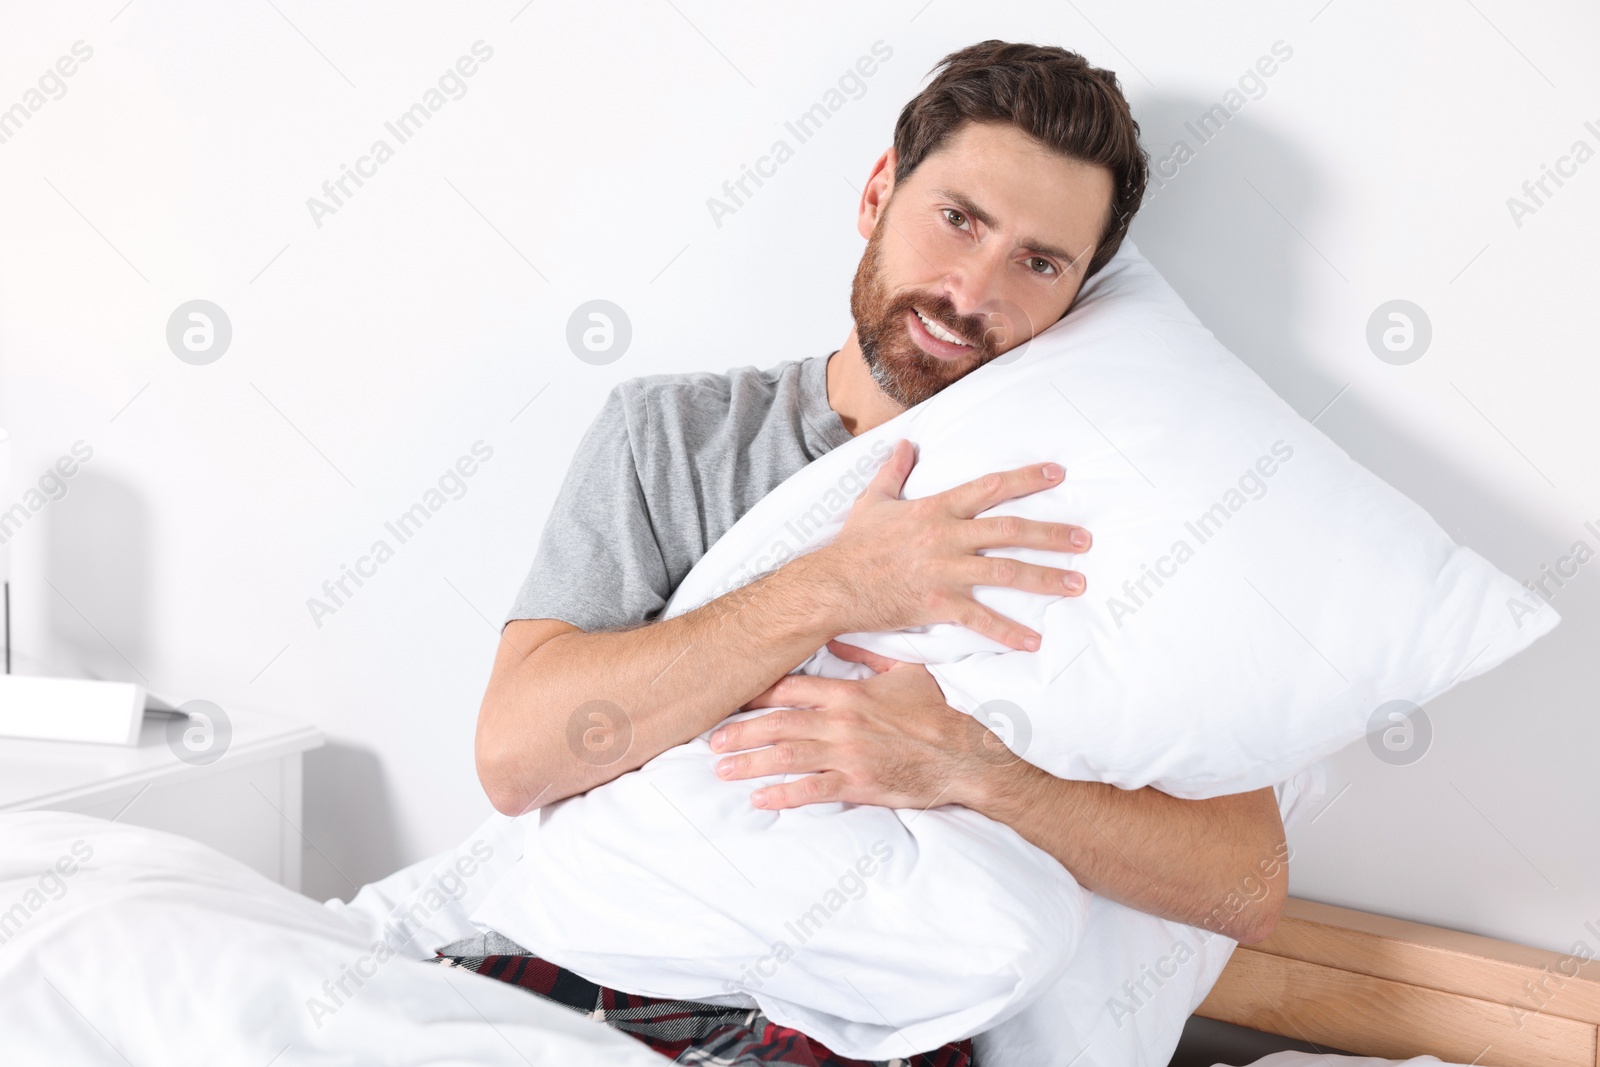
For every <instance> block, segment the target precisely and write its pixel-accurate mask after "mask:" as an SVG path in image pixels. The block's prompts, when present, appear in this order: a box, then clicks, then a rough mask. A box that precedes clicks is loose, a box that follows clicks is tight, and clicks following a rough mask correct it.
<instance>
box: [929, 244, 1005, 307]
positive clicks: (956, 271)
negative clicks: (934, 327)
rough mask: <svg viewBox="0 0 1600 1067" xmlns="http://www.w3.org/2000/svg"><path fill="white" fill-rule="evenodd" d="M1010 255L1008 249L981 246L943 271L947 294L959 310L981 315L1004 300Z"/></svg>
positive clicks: (945, 292) (945, 293)
mask: <svg viewBox="0 0 1600 1067" xmlns="http://www.w3.org/2000/svg"><path fill="white" fill-rule="evenodd" d="M1006 267H1007V256H1006V253H1005V250H1004V249H1002V248H1000V247H998V246H995V247H993V248H978V249H974V250H973V251H971V252H969V253H967V254H966V255H964V256H962V257H961V258H960V260H958V261H957V262H956V263H954V264H952V265H951V266H950V269H948V270H947V271H945V275H944V295H945V296H946V297H947V298H948V299H949V300H950V303H952V304H954V305H955V308H956V314H958V315H962V316H969V315H981V314H983V313H984V312H985V310H987V309H989V308H992V307H995V306H997V305H999V304H1002V303H1004V302H1005V281H1006Z"/></svg>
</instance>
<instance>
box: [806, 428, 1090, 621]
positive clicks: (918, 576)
mask: <svg viewBox="0 0 1600 1067" xmlns="http://www.w3.org/2000/svg"><path fill="white" fill-rule="evenodd" d="M915 463H916V456H915V453H914V451H913V449H912V446H911V442H909V441H907V440H904V439H901V440H900V441H897V442H896V443H895V446H894V451H893V452H892V453H891V454H890V456H889V458H888V459H887V460H886V461H884V464H883V466H882V467H880V468H879V469H878V473H877V474H876V475H875V476H874V477H873V479H872V481H871V483H869V484H868V485H867V487H866V489H864V490H863V491H862V493H861V495H860V496H859V497H857V498H856V501H855V504H854V505H852V507H851V509H850V514H849V516H848V517H846V519H845V522H844V526H843V528H842V529H841V530H840V531H839V534H838V536H837V537H835V538H834V540H833V542H832V543H830V544H828V545H825V546H824V547H822V548H819V549H817V550H816V551H815V552H812V553H810V554H808V555H806V556H802V557H800V559H799V560H796V561H795V562H796V563H800V562H801V561H807V563H806V564H803V565H806V566H809V565H811V564H815V565H816V566H815V570H814V571H813V572H812V575H811V576H812V577H813V578H814V580H815V581H817V582H818V583H820V585H821V586H822V587H823V588H825V589H826V590H828V594H827V595H828V597H829V602H830V604H831V605H832V606H834V607H835V608H836V611H837V617H838V620H839V625H840V626H841V627H842V629H840V631H839V632H840V633H864V632H871V631H878V630H902V629H906V628H909V627H913V626H925V625H929V624H932V623H940V622H947V623H957V624H959V625H961V626H964V627H966V628H967V629H969V630H972V631H974V632H975V633H978V634H982V635H983V636H984V637H988V638H991V639H993V640H995V641H998V642H1000V643H1001V644H1004V645H1007V646H1008V647H1010V648H1015V649H1020V650H1023V651H1030V652H1031V651H1034V650H1036V649H1038V647H1039V635H1038V634H1037V633H1035V632H1034V631H1033V630H1030V629H1029V628H1027V627H1026V626H1023V625H1021V624H1020V623H1016V622H1013V621H1012V620H1010V619H1008V618H1006V617H1005V616H1003V615H1000V614H998V613H997V612H994V611H992V610H990V609H989V608H987V607H984V606H983V605H982V604H980V603H979V602H978V601H977V600H976V599H974V597H973V595H972V591H973V587H974V586H980V585H992V586H1009V587H1011V588H1013V589H1022V590H1025V591H1027V592H1032V593H1043V594H1046V595H1048V596H1079V595H1081V594H1082V593H1083V591H1084V589H1085V587H1086V584H1087V583H1086V580H1085V579H1084V576H1083V575H1082V574H1080V573H1078V572H1077V571H1070V570H1061V569H1057V568H1055V567H1042V566H1039V565H1037V564H1032V563H1023V562H1020V561H1018V560H1014V559H1008V558H1006V557H1004V556H985V555H979V551H980V550H981V549H986V548H1037V549H1044V550H1047V551H1053V552H1061V553H1079V552H1084V551H1086V550H1087V549H1088V548H1089V546H1090V544H1091V543H1092V538H1091V537H1090V535H1089V531H1087V530H1085V529H1083V528H1082V527H1081V526H1072V525H1069V524H1067V523H1059V522H1040V521H1037V520H1033V519H1023V518H1018V517H1016V516H998V515H995V516H988V517H985V518H976V517H975V516H977V515H979V514H980V513H982V512H984V511H987V510H988V509H990V508H992V507H994V506H995V505H997V504H1000V503H1002V502H1003V501H1006V500H1011V499H1014V498H1016V497H1019V496H1027V495H1028V494H1030V493H1037V492H1039V491H1041V490H1044V489H1049V488H1052V487H1054V486H1056V485H1059V484H1061V479H1062V477H1063V475H1064V472H1063V470H1062V468H1061V467H1060V465H1058V464H1054V463H1043V464H1032V465H1030V466H1027V467H1018V468H1017V469H1016V470H1011V471H1005V472H1000V473H995V474H987V475H984V476H983V477H982V478H977V479H974V480H973V481H970V482H967V483H965V484H963V485H958V486H956V487H955V488H953V489H947V490H945V491H944V492H942V493H935V494H933V495H932V496H926V497H921V498H919V499H916V500H902V499H900V493H901V491H902V489H903V488H904V486H905V481H906V478H907V477H908V476H909V475H910V474H911V468H912V466H913V465H914V464H915Z"/></svg>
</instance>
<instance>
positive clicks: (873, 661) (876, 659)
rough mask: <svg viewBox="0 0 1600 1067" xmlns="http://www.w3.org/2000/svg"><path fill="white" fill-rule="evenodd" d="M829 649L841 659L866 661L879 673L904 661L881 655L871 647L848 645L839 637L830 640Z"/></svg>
mask: <svg viewBox="0 0 1600 1067" xmlns="http://www.w3.org/2000/svg"><path fill="white" fill-rule="evenodd" d="M828 651H829V652H832V653H833V654H834V655H835V656H838V657H839V658H840V659H847V660H849V661H850V662H851V663H865V664H866V665H867V666H869V667H871V668H872V669H873V671H875V672H876V673H878V674H882V673H883V672H884V671H887V670H892V669H893V668H895V667H898V666H900V664H901V663H903V662H904V661H903V660H898V659H890V658H889V657H888V656H882V655H879V654H878V653H876V652H873V651H871V650H870V649H865V648H862V647H861V646H860V645H847V644H845V643H844V642H843V641H840V640H839V639H837V638H835V639H834V640H832V641H829V642H828Z"/></svg>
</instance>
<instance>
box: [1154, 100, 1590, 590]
mask: <svg viewBox="0 0 1600 1067" xmlns="http://www.w3.org/2000/svg"><path fill="white" fill-rule="evenodd" d="M1210 106H1211V103H1210V102H1207V101H1202V100H1200V99H1199V98H1197V97H1172V96H1153V97H1150V98H1147V99H1145V100H1144V101H1142V103H1141V105H1140V106H1139V107H1138V108H1137V109H1136V112H1137V114H1136V117H1137V118H1138V120H1139V125H1140V129H1141V131H1142V135H1143V140H1144V143H1145V147H1146V149H1147V150H1148V151H1149V153H1150V159H1151V166H1152V172H1153V173H1152V177H1151V182H1150V191H1149V193H1148V194H1147V197H1146V201H1145V205H1144V206H1143V207H1142V208H1141V209H1140V212H1139V214H1138V215H1137V216H1135V218H1134V222H1133V225H1132V228H1131V231H1130V232H1131V235H1132V237H1133V240H1134V241H1135V242H1136V243H1137V244H1138V246H1139V250H1140V251H1141V252H1143V253H1144V254H1145V256H1146V257H1147V258H1148V259H1149V260H1150V262H1151V263H1153V264H1154V265H1155V266H1156V268H1157V269H1158V270H1160V271H1161V273H1162V275H1163V276H1164V277H1165V278H1166V279H1167V280H1168V281H1169V282H1170V283H1171V284H1172V286H1173V288H1174V289H1176V290H1177V291H1178V294H1179V295H1180V296H1182V297H1183V299H1184V301H1185V302H1186V303H1187V304H1188V305H1189V307H1190V309H1191V310H1192V311H1194V313H1195V314H1196V315H1197V316H1198V317H1199V318H1200V321H1201V322H1203V323H1205V324H1206V326H1207V327H1209V328H1210V329H1211V332H1212V333H1214V334H1215V335H1216V336H1217V339H1218V340H1220V341H1221V342H1222V343H1223V344H1224V345H1226V346H1227V347H1228V348H1229V349H1230V350H1231V351H1233V353H1234V354H1235V355H1237V356H1238V357H1239V358H1240V359H1241V360H1243V361H1244V362H1245V363H1246V364H1247V365H1248V366H1249V367H1250V368H1251V369H1252V370H1254V371H1255V372H1256V373H1257V374H1259V375H1260V376H1261V377H1262V378H1263V379H1264V380H1265V381H1266V383H1267V384H1268V385H1269V386H1271V387H1272V389H1273V391H1274V392H1276V393H1277V394H1278V395H1279V396H1281V397H1283V398H1284V400H1286V401H1288V402H1289V404H1290V405H1291V406H1292V407H1293V408H1294V409H1295V410H1296V411H1298V412H1300V413H1301V415H1303V416H1305V417H1306V418H1308V419H1309V418H1315V419H1316V426H1317V428H1318V429H1320V430H1322V431H1323V432H1324V433H1326V434H1327V435H1328V436H1329V437H1331V438H1333V440H1334V441H1335V442H1337V443H1338V444H1339V446H1340V447H1341V448H1343V449H1344V450H1345V451H1346V452H1348V453H1350V455H1351V456H1352V457H1353V458H1354V459H1355V460H1356V461H1357V462H1359V463H1361V464H1362V465H1364V466H1365V467H1367V468H1368V469H1370V470H1371V471H1373V472H1374V473H1375V474H1377V475H1378V476H1379V477H1381V478H1383V479H1384V480H1385V481H1387V482H1388V483H1389V484H1391V485H1393V486H1395V487H1396V488H1397V489H1399V490H1400V491H1401V492H1403V493H1405V494H1406V495H1407V496H1409V497H1411V499H1413V500H1415V501H1416V502H1417V503H1419V504H1421V505H1422V506H1423V507H1424V508H1425V509H1427V511H1428V513H1429V514H1430V515H1432V516H1433V517H1434V519H1435V520H1437V521H1438V523H1439V524H1440V525H1441V526H1443V527H1444V528H1445V529H1446V530H1447V531H1449V533H1450V535H1451V536H1452V537H1454V538H1455V539H1456V540H1457V541H1459V542H1461V543H1463V544H1466V545H1469V546H1470V547H1472V548H1473V549H1474V550H1476V551H1477V552H1478V553H1480V554H1481V555H1483V556H1485V557H1486V558H1488V559H1489V560H1490V561H1491V562H1493V563H1494V564H1495V565H1496V566H1498V567H1500V568H1501V569H1502V570H1504V571H1506V572H1507V573H1508V574H1511V575H1512V576H1513V577H1516V578H1517V579H1519V580H1521V579H1523V578H1527V577H1530V576H1531V574H1530V573H1526V572H1527V570H1528V565H1529V562H1530V561H1540V560H1543V559H1545V558H1546V557H1547V556H1548V555H1549V554H1550V550H1551V548H1552V547H1553V546H1555V545H1558V544H1559V545H1561V546H1563V547H1564V546H1565V545H1566V544H1567V543H1568V542H1569V541H1570V538H1569V537H1567V534H1566V532H1565V531H1550V530H1541V529H1538V528H1535V527H1533V526H1532V525H1531V524H1530V523H1529V521H1528V520H1527V519H1526V518H1525V517H1524V516H1523V515H1522V514H1521V513H1520V511H1519V510H1518V509H1516V508H1513V507H1511V506H1510V505H1509V503H1508V502H1507V501H1506V500H1505V499H1503V498H1501V497H1500V496H1498V495H1496V492H1495V490H1494V489H1492V488H1491V487H1490V486H1489V485H1487V484H1485V483H1484V482H1483V481H1482V480H1480V479H1479V478H1477V477H1474V476H1473V474H1472V473H1471V472H1469V471H1468V470H1467V469H1466V468H1463V467H1462V466H1461V465H1460V463H1459V462H1458V461H1457V460H1456V459H1455V458H1454V457H1451V456H1448V455H1445V454H1442V453H1440V452H1439V451H1438V450H1437V448H1436V446H1435V444H1434V443H1433V442H1431V441H1428V440H1425V439H1423V438H1421V437H1418V436H1415V435H1414V434H1411V433H1409V432H1407V430H1406V428H1405V427H1404V426H1402V425H1396V424H1395V423H1393V422H1392V421H1388V420H1391V419H1392V416H1388V415H1384V414H1382V413H1381V412H1380V410H1379V409H1377V408H1375V407H1373V406H1372V405H1371V404H1369V403H1367V402H1366V401H1364V400H1363V399H1362V397H1361V395H1360V393H1359V391H1358V389H1355V388H1352V389H1350V390H1348V391H1346V392H1344V393H1343V395H1340V391H1341V390H1344V389H1345V387H1346V386H1347V385H1349V384H1350V379H1348V378H1331V377H1329V376H1328V374H1327V371H1326V369H1324V368H1323V367H1319V366H1318V365H1317V363H1316V361H1315V360H1313V359H1312V358H1311V356H1310V354H1309V353H1308V351H1307V348H1306V345H1305V341H1304V339H1303V336H1302V335H1303V328H1302V326H1301V323H1303V322H1304V321H1305V295H1304V294H1305V280H1306V279H1303V278H1301V277H1299V276H1298V275H1297V274H1296V273H1295V272H1293V271H1290V270H1289V269H1287V268H1288V265H1289V264H1290V263H1291V262H1301V263H1306V264H1310V267H1309V268H1308V269H1309V270H1312V271H1321V272H1325V274H1326V277H1325V278H1322V279H1318V283H1319V284H1328V285H1331V286H1336V287H1343V286H1344V285H1346V282H1345V281H1341V278H1340V273H1339V270H1342V269H1343V268H1342V267H1338V268H1336V267H1335V266H1328V265H1326V264H1325V263H1324V261H1323V260H1322V258H1321V256H1320V254H1313V255H1311V256H1309V257H1307V256H1305V255H1304V254H1303V253H1304V252H1305V251H1307V248H1306V241H1305V239H1304V238H1303V237H1301V236H1300V234H1298V233H1296V232H1295V229H1294V227H1298V228H1299V229H1300V230H1306V229H1307V227H1308V224H1309V223H1311V222H1313V221H1314V220H1315V219H1316V217H1317V214H1318V212H1319V210H1320V208H1321V189H1320V185H1319V180H1318V175H1317V173H1316V171H1315V170H1314V169H1313V168H1312V166H1311V164H1310V162H1309V161H1308V160H1307V158H1306V157H1305V156H1304V155H1302V154H1301V153H1300V152H1299V151H1298V149H1297V147H1296V145H1295V144H1294V142H1292V141H1288V140H1285V139H1284V138H1282V137H1280V136H1279V135H1278V134H1276V133H1274V132H1272V131H1270V130H1268V129H1266V128H1264V127H1262V126H1260V125H1259V124H1257V123H1255V122H1254V121H1252V120H1251V119H1250V118H1249V116H1248V113H1244V114H1236V115H1234V116H1233V118H1231V119H1230V120H1228V121H1227V123H1225V124H1224V125H1223V127H1222V129H1221V130H1220V131H1214V132H1213V131H1212V130H1207V131H1205V132H1207V133H1208V134H1210V136H1211V139H1210V140H1208V141H1205V142H1203V143H1202V142H1200V141H1199V139H1198V138H1197V137H1196V135H1195V132H1194V128H1195V127H1197V126H1198V121H1197V120H1198V117H1199V116H1201V115H1203V114H1204V113H1205V112H1206V110H1207V108H1209V107H1210ZM1180 141H1181V142H1183V143H1184V144H1186V145H1187V146H1188V149H1189V150H1190V151H1191V152H1192V156H1191V157H1190V158H1188V160H1187V161H1186V162H1184V163H1182V164H1178V163H1176V162H1170V161H1169V162H1168V163H1167V165H1166V166H1165V167H1164V168H1163V169H1162V170H1161V172H1160V175H1159V177H1160V181H1161V182H1164V185H1158V181H1157V174H1156V173H1155V171H1156V168H1157V167H1158V166H1160V161H1161V160H1162V159H1163V158H1168V157H1171V156H1174V155H1177V154H1179V152H1178V149H1177V147H1176V146H1177V144H1178V142H1180ZM1280 212H1281V214H1280ZM1288 220H1292V221H1293V227H1291V225H1290V221H1288ZM1324 251H1326V250H1324ZM1442 280H1443V279H1441V281H1442ZM1360 281H1361V280H1360V279H1359V278H1355V277H1349V283H1350V284H1351V287H1352V292H1357V291H1359V283H1360ZM1430 287H1431V283H1422V282H1419V284H1418V285H1417V287H1416V288H1417V289H1418V290H1419V291H1418V292H1411V293H1402V292H1395V293H1384V294H1380V299H1382V300H1387V299H1390V298H1406V299H1411V300H1417V301H1419V302H1423V303H1425V302H1426V299H1427V297H1426V293H1425V290H1427V289H1428V288H1430ZM1377 302H1378V301H1374V307H1376V304H1377ZM1424 310H1426V308H1425V309H1424ZM1365 323H1366V316H1365V314H1363V315H1362V317H1361V319H1360V321H1359V322H1356V323H1355V324H1353V326H1352V328H1351V332H1350V334H1349V336H1347V337H1340V338H1335V339H1333V343H1334V345H1335V347H1337V349H1338V350H1339V351H1341V352H1343V353H1346V354H1347V356H1346V358H1347V359H1348V360H1349V361H1352V362H1353V361H1355V360H1373V361H1374V362H1376V361H1377V357H1376V356H1374V355H1373V354H1372V352H1371V351H1370V350H1369V349H1368V348H1367V345H1366V339H1365V336H1364V334H1363V333H1362V332H1361V331H1362V330H1363V329H1364V327H1365ZM1470 329H1471V324H1470V323H1461V322H1449V321H1435V322H1434V338H1433V344H1432V347H1431V348H1430V349H1429V350H1428V352H1427V353H1426V354H1425V355H1424V356H1423V357H1422V358H1423V360H1425V361H1436V360H1448V359H1449V358H1450V356H1451V344H1452V339H1453V338H1459V337H1462V336H1465V335H1467V333H1468V332H1469V330H1470ZM1388 369H1389V370H1391V371H1392V372H1393V373H1394V374H1395V375H1396V376H1397V377H1398V376H1401V375H1404V374H1405V373H1406V371H1407V368H1406V367H1404V366H1393V367H1390V368H1388ZM1335 397H1338V399H1337V401H1334V398H1335ZM1330 401H1333V403H1332V404H1331V406H1329V402H1330ZM1324 408H1326V410H1325V411H1324ZM1319 412H1320V413H1321V414H1320V415H1319ZM1473 417H1474V418H1476V417H1477V416H1473ZM1529 476H1530V477H1535V478H1536V477H1538V476H1537V475H1535V474H1534V473H1533V472H1532V471H1531V470H1530V471H1529ZM1533 566H1534V569H1536V568H1537V563H1534V565H1533ZM1558 610H1559V602H1558Z"/></svg>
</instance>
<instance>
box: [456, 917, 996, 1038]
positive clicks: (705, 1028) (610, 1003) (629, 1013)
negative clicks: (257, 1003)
mask: <svg viewBox="0 0 1600 1067" xmlns="http://www.w3.org/2000/svg"><path fill="white" fill-rule="evenodd" d="M433 962H435V963H438V964H440V965H442V966H446V967H461V968H464V969H466V970H469V971H475V972H477V973H478V974H482V975H486V976H488V977H490V978H497V979H499V980H500V981H502V982H509V983H511V984H512V985H516V986H521V987H522V988H523V989H526V990H528V991H529V992H531V993H534V994H536V995H537V996H541V997H543V998H545V999H546V1000H551V1001H554V1002H555V1003H557V1004H564V1005H566V1006H567V1007H569V1008H572V1009H574V1010H576V1011H581V1012H583V1013H584V1014H585V1015H587V1016H589V1018H591V1019H594V1020H595V1021H596V1022H603V1023H605V1024H606V1025H607V1026H611V1027H613V1028H615V1029H617V1030H620V1031H622V1032H623V1033H625V1034H627V1035H628V1036H629V1037H633V1038H637V1039H638V1040H640V1041H643V1042H644V1043H645V1044H647V1045H649V1046H650V1047H651V1048H653V1049H655V1050H656V1051H657V1052H659V1053H661V1055H663V1056H666V1057H669V1058H670V1059H671V1060H672V1062H673V1063H677V1064H686V1065H691V1067H763V1065H766V1064H773V1063H780V1064H781V1063H787V1064H794V1065H796V1067H976V1064H975V1062H974V1060H973V1054H972V1042H971V1041H970V1040H966V1041H956V1042H952V1043H950V1044H948V1045H945V1046H943V1047H941V1048H938V1049H935V1050H933V1051H932V1052H923V1053H919V1054H918V1055H915V1056H912V1057H910V1058H908V1059H894V1060H880V1061H877V1062H875V1063H869V1062H868V1061H866V1060H852V1059H846V1058H845V1057H843V1056H837V1055H835V1054H834V1053H832V1052H830V1051H829V1050H828V1049H826V1048H824V1047H823V1046H822V1045H820V1044H818V1043H817V1042H815V1041H813V1040H811V1039H810V1038H808V1037H806V1036H805V1035H804V1034H802V1033H801V1032H800V1031H798V1030H792V1029H790V1028H789V1027H787V1026H780V1025H778V1024H777V1023H775V1022H773V1021H772V1020H771V1019H768V1018H767V1017H766V1015H764V1014H763V1013H762V1012H761V1011H760V1009H757V1008H728V1007H722V1006H719V1005H716V1004H700V1003H697V1002H695V1001H689V1000H661V999H657V998H654V997H641V996H635V995H633V994H631V993H620V992H618V991H617V990H615V989H607V988H606V987H605V986H600V985H596V984H595V983H593V982H591V981H589V980H587V979H585V978H580V977H579V976H578V975H576V974H573V973H572V972H571V971H569V970H566V969H564V968H562V967H557V966H556V965H555V964H553V963H550V962H548V961H546V960H542V959H540V958H539V957H537V956H534V955H531V954H529V953H528V952H527V950H526V949H523V948H522V947H521V946H519V945H517V944H516V943H514V942H512V941H509V940H507V939H506V938H504V937H501V936H500V935H499V934H493V933H491V934H487V935H485V936H483V937H477V938H469V939H467V940H465V941H458V942H456V943H455V944H453V945H446V946H445V947H444V948H442V949H440V950H438V952H437V953H436V954H435V956H434V961H433Z"/></svg>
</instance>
